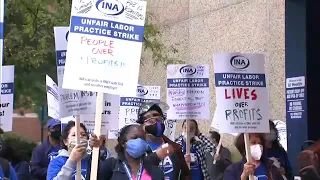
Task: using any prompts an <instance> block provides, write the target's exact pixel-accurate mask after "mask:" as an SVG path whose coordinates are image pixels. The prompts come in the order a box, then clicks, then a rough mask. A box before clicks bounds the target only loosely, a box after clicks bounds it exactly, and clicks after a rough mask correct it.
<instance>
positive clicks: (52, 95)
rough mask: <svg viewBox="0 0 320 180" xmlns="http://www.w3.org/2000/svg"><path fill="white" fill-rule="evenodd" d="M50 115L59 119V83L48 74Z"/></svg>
mask: <svg viewBox="0 0 320 180" xmlns="http://www.w3.org/2000/svg"><path fill="white" fill-rule="evenodd" d="M46 84H47V86H46V87H47V104H48V116H50V117H52V118H54V119H59V118H60V117H59V114H60V113H59V111H60V106H59V90H58V86H57V84H56V83H55V82H54V81H53V80H52V79H51V78H50V77H49V76H48V75H46Z"/></svg>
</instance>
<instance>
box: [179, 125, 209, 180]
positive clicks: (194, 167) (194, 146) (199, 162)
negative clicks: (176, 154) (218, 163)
mask: <svg viewBox="0 0 320 180" xmlns="http://www.w3.org/2000/svg"><path fill="white" fill-rule="evenodd" d="M186 122H187V121H186V120H184V121H183V123H182V130H183V131H182V134H181V136H180V137H179V138H178V139H176V143H178V144H180V146H181V147H182V148H183V152H184V153H185V159H186V162H187V163H190V169H191V176H192V180H210V179H211V177H210V174H209V170H208V168H207V164H206V159H205V157H206V153H208V152H212V151H213V150H214V146H213V144H212V143H211V141H210V140H209V139H208V138H207V137H206V136H204V135H203V134H201V133H200V130H199V127H198V123H197V121H196V120H194V119H190V120H189V136H190V146H191V147H189V148H190V155H188V154H186V152H187V150H186V149H187V147H186V146H187V145H186V140H187V132H188V131H187V125H186V124H187V123H186Z"/></svg>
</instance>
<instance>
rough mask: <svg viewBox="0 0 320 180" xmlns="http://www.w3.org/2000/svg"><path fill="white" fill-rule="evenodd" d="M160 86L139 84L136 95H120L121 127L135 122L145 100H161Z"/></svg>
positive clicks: (157, 101)
mask: <svg viewBox="0 0 320 180" xmlns="http://www.w3.org/2000/svg"><path fill="white" fill-rule="evenodd" d="M160 90H161V87H160V86H138V87H137V90H136V92H137V95H136V97H120V113H119V129H121V128H123V127H124V126H126V125H129V124H134V123H136V121H137V118H138V110H139V108H140V106H141V105H142V103H144V102H156V103H159V102H160V98H161V96H160Z"/></svg>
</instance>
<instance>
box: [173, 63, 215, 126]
mask: <svg viewBox="0 0 320 180" xmlns="http://www.w3.org/2000/svg"><path fill="white" fill-rule="evenodd" d="M167 103H168V105H169V106H170V109H169V110H168V119H178V120H183V119H197V120H209V119H210V91H209V66H208V65H186V64H177V65H168V67H167Z"/></svg>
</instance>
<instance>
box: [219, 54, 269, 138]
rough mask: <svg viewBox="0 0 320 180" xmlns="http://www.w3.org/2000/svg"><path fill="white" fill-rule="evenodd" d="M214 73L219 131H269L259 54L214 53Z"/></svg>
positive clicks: (265, 87)
mask: <svg viewBox="0 0 320 180" xmlns="http://www.w3.org/2000/svg"><path fill="white" fill-rule="evenodd" d="M214 72H215V86H216V102H217V107H219V108H218V109H217V111H218V112H217V115H218V124H219V131H220V132H221V133H267V132H269V99H268V90H267V85H266V77H265V71H264V57H263V55H261V54H240V53H217V54H215V56H214Z"/></svg>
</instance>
